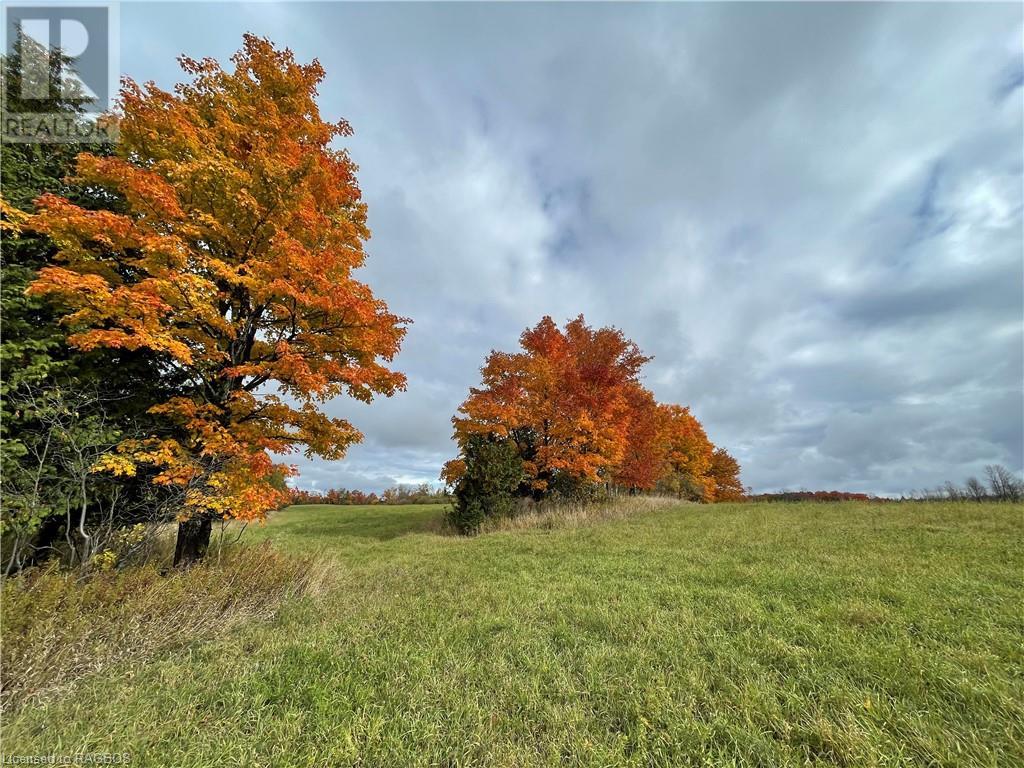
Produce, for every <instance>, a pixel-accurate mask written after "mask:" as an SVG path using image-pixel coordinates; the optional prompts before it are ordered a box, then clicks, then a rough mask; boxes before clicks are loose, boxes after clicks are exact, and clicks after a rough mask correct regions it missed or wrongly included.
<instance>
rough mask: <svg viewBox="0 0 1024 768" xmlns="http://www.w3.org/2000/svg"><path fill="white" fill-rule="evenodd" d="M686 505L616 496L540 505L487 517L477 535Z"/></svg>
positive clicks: (670, 500) (563, 525)
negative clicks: (518, 511) (509, 513)
mask: <svg viewBox="0 0 1024 768" xmlns="http://www.w3.org/2000/svg"><path fill="white" fill-rule="evenodd" d="M689 503H691V502H686V501H680V500H679V499H673V498H669V497H665V496H616V497H613V498H610V499H608V500H606V501H601V502H596V503H594V502H591V503H586V504H584V503H579V502H569V501H554V502H542V503H540V504H537V505H536V506H534V507H531V508H529V509H528V510H527V511H525V512H522V513H520V514H518V515H514V516H512V517H491V518H487V519H486V520H484V522H483V524H482V525H481V526H480V533H494V532H498V531H524V530H529V529H534V528H540V529H543V530H556V529H563V528H575V527H579V526H583V525H590V524H592V523H597V522H601V521H604V520H619V519H622V518H624V517H631V516H632V515H636V514H640V513H642V512H649V511H651V510H655V509H666V508H668V507H678V506H680V505H682V504H689Z"/></svg>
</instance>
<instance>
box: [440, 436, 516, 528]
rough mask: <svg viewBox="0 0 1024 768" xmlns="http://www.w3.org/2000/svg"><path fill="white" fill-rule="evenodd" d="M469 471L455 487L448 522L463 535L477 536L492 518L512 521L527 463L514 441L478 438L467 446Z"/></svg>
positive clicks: (473, 439) (466, 460) (466, 453)
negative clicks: (506, 518) (473, 534)
mask: <svg viewBox="0 0 1024 768" xmlns="http://www.w3.org/2000/svg"><path fill="white" fill-rule="evenodd" d="M465 462H466V470H465V472H464V473H463V474H462V476H461V477H460V478H459V480H458V482H457V483H456V484H455V501H454V504H453V505H452V508H451V510H450V511H449V513H448V516H447V519H448V522H449V523H450V524H451V525H453V526H454V527H455V528H456V530H458V531H459V533H463V534H467V533H475V532H477V531H478V530H479V529H480V524H481V523H482V522H483V521H484V519H485V518H489V517H511V516H512V515H513V514H514V513H515V510H516V506H517V504H518V499H517V496H516V492H517V490H518V488H519V485H520V483H522V481H523V477H524V474H523V462H522V459H520V458H519V451H518V449H517V448H516V445H515V443H514V442H512V441H511V440H500V439H495V438H493V437H487V436H483V435H474V436H473V437H471V438H470V439H469V440H468V441H467V442H466V446H465Z"/></svg>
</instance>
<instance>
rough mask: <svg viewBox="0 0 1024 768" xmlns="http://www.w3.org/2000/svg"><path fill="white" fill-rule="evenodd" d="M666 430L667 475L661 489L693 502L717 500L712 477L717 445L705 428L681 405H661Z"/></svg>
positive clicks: (661, 482)
mask: <svg viewBox="0 0 1024 768" xmlns="http://www.w3.org/2000/svg"><path fill="white" fill-rule="evenodd" d="M659 408H660V410H661V414H662V418H663V419H664V430H665V437H664V439H665V444H666V454H665V472H664V474H663V475H662V477H661V479H660V482H659V487H660V489H661V490H662V492H664V493H668V494H670V495H673V496H677V497H679V498H681V499H688V500H690V501H714V499H715V485H714V481H713V479H712V478H711V477H710V471H711V461H712V455H713V453H714V446H713V445H712V444H711V441H710V440H709V439H708V436H707V433H706V432H705V431H704V427H703V426H702V425H701V423H700V422H699V421H698V420H697V418H696V417H695V416H694V415H693V414H692V413H690V409H689V408H687V407H685V406H681V405H660V406H659Z"/></svg>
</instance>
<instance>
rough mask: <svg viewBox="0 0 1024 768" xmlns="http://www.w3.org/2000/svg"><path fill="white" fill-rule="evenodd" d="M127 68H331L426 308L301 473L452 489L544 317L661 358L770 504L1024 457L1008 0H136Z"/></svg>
mask: <svg viewBox="0 0 1024 768" xmlns="http://www.w3.org/2000/svg"><path fill="white" fill-rule="evenodd" d="M121 26H122V30H121V32H122V35H121V37H122V59H121V64H122V68H123V69H124V71H125V72H126V73H127V74H130V75H131V76H132V77H134V78H135V79H137V80H148V79H153V80H156V81H157V82H158V83H159V84H161V85H163V86H165V87H167V86H170V85H171V84H173V83H174V82H176V81H177V79H179V72H178V70H177V67H176V64H175V63H174V58H175V56H176V55H177V54H179V53H183V52H184V53H187V54H189V55H190V56H193V57H201V56H213V57H216V58H218V59H221V60H226V59H227V57H228V56H230V54H231V53H232V52H233V51H234V50H236V49H237V48H238V47H239V45H240V43H241V36H242V33H243V32H246V31H252V32H255V33H257V34H261V35H265V36H267V37H269V38H270V39H272V40H273V41H275V42H276V43H277V44H278V45H281V46H288V47H290V48H292V49H293V50H294V51H295V53H296V55H297V57H298V58H300V59H302V60H309V59H312V58H313V57H317V58H319V59H320V61H321V63H322V64H323V65H324V67H325V69H326V70H327V79H326V82H325V83H324V85H323V88H322V92H321V99H320V103H321V110H322V112H323V114H324V116H325V117H326V118H328V119H334V118H338V117H344V118H346V119H347V120H349V121H350V122H351V124H352V125H353V127H354V129H355V131H356V135H355V136H354V137H353V138H352V139H351V140H349V141H348V143H347V145H346V146H348V148H349V149H350V151H351V154H352V155H353V157H354V159H355V160H356V162H358V163H359V165H360V168H361V171H360V182H361V186H362V188H363V191H364V195H365V198H366V200H367V202H368V204H369V212H370V213H369V215H370V225H371V228H372V229H373V232H374V236H373V238H372V240H371V241H370V243H369V244H368V252H369V254H370V256H369V259H368V263H367V266H366V268H365V269H364V273H363V279H365V280H366V281H368V282H369V283H370V284H371V285H372V286H373V287H374V288H375V290H377V291H378V292H379V294H380V295H381V296H383V297H384V298H385V299H386V300H387V301H388V302H389V304H390V305H391V308H392V309H393V310H394V311H396V312H398V313H399V314H403V315H408V316H410V317H412V318H413V319H414V320H415V324H414V325H413V326H412V327H411V329H410V331H409V335H408V338H407V341H406V344H405V346H404V349H403V352H402V354H401V356H400V358H399V360H398V368H399V369H400V370H402V371H404V372H406V373H407V374H408V376H409V390H408V392H406V393H404V394H400V395H397V396H395V397H394V398H392V399H390V400H387V399H384V400H380V401H378V402H375V403H373V404H372V405H370V406H365V405H362V404H358V403H351V402H345V401H342V400H339V401H336V402H332V403H331V404H330V405H329V406H328V409H329V411H330V412H331V413H332V414H334V415H341V416H345V417H347V418H349V419H351V420H352V421H353V422H354V423H355V424H356V425H357V426H358V427H359V428H360V429H362V430H363V432H364V433H365V434H366V440H365V442H364V443H363V444H362V445H360V446H358V447H356V448H353V449H352V450H351V451H350V452H349V455H348V457H347V458H346V459H345V460H344V461H341V462H333V463H327V462H311V461H306V460H301V459H300V460H299V462H298V463H299V467H300V469H301V472H302V476H301V478H300V479H299V481H298V484H299V485H301V486H304V487H321V488H322V487H329V486H346V487H350V488H351V487H359V488H364V489H367V490H379V489H380V488H382V487H384V486H387V485H391V484H394V483H396V482H403V483H414V482H420V481H424V480H426V481H436V480H437V474H438V471H439V469H440V466H441V464H442V462H443V461H445V460H446V459H447V458H450V457H451V456H452V455H453V451H454V447H453V444H452V443H451V441H450V434H451V425H450V421H449V420H450V418H451V416H452V414H453V413H454V411H455V409H456V408H457V406H458V405H459V403H460V402H461V401H462V399H463V398H464V397H465V395H466V393H467V389H468V388H469V387H470V386H471V385H474V384H475V383H477V381H478V374H479V367H480V365H481V364H482V362H483V359H484V357H485V356H486V354H487V352H488V351H489V350H491V349H494V348H496V349H511V348H513V347H514V346H515V344H516V341H517V338H518V336H519V333H520V332H521V331H522V330H523V329H524V328H525V327H526V326H528V325H533V324H535V323H536V322H537V321H538V320H539V319H540V318H541V316H543V315H545V314H550V315H551V316H553V317H554V318H555V319H556V320H558V321H559V322H561V321H564V320H566V319H569V318H571V317H574V316H575V315H577V314H579V313H583V314H584V315H585V316H586V318H587V320H588V321H589V322H590V323H592V324H596V325H615V326H618V327H619V328H621V329H622V330H623V331H624V332H625V333H626V334H627V335H628V336H630V337H631V338H633V339H634V340H636V341H637V342H638V343H639V344H640V346H641V347H642V348H643V349H644V350H645V351H647V352H648V353H649V354H653V355H654V357H655V359H654V361H653V362H652V363H651V364H650V365H649V367H648V370H647V375H646V384H647V385H648V386H649V387H650V388H651V389H652V390H653V391H654V393H655V395H656V396H657V397H658V398H659V399H660V400H663V401H670V402H679V403H684V404H690V405H691V406H692V407H693V409H694V412H695V413H696V414H697V416H698V418H700V419H701V420H702V421H703V423H704V425H705V427H706V428H707V430H708V433H709V436H710V437H711V439H712V440H713V441H714V442H715V443H718V444H721V445H724V446H726V447H727V448H728V449H729V450H730V451H732V452H733V453H734V455H736V456H737V458H738V459H739V460H740V462H741V464H742V467H743V481H744V483H745V484H747V485H750V486H752V487H753V488H754V489H755V490H759V491H767V490H772V489H780V488H791V489H796V488H801V487H803V488H812V489H833V488H834V489H841V490H857V491H861V490H863V491H871V492H877V493H899V492H903V491H910V490H912V489H917V488H921V487H924V486H933V485H936V484H938V483H940V482H942V481H943V480H946V479H955V480H962V479H963V478H964V477H966V476H967V475H969V474H972V473H978V472H980V471H981V469H982V467H983V466H984V465H985V464H989V463H1002V464H1005V465H1007V466H1009V467H1012V468H1014V469H1017V470H1018V471H1019V469H1020V467H1021V465H1022V429H1024V428H1022V422H1024V412H1022V402H1024V392H1022V386H1024V385H1022V381H1024V360H1022V350H1024V317H1022V313H1024V307H1022V305H1024V296H1022V291H1024V273H1022V270H1024V268H1022V263H1024V257H1022V180H1024V175H1022V166H1024V158H1022V112H1024V96H1022V93H1024V91H1022V81H1024V61H1022V35H1024V24H1022V9H1021V6H1020V5H1019V4H1013V3H1009V4H1000V5H981V4H974V3H972V4H965V5H953V4H943V5H925V4H907V5H896V4H888V3H887V4H877V5H874V4H871V5H869V4H861V3H857V4H850V5H841V4H820V5H819V4H805V3H800V4H791V5H772V4H756V5H746V4H742V5H741V4H710V5H698V4H678V5H677V4H650V5H621V4H610V3H602V4H582V3H572V4H558V5H533V4H492V3H479V4H477V3H472V4H470V3H458V4H411V5H410V4H358V5H355V4H352V5H349V4H334V3H316V4H292V3H289V4H284V3H279V4H255V5H238V4H225V5H207V4H199V3H190V4H187V5H173V4H151V3H145V4H132V3H128V4H123V5H122V8H121Z"/></svg>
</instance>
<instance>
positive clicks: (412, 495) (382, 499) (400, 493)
mask: <svg viewBox="0 0 1024 768" xmlns="http://www.w3.org/2000/svg"><path fill="white" fill-rule="evenodd" d="M288 493H289V497H290V498H289V503H291V504H332V505H339V506H360V505H373V504H384V505H402V504H445V503H447V502H448V501H450V500H451V497H450V496H449V495H448V494H447V493H446V492H445V489H444V488H431V487H430V484H429V483H420V484H419V485H416V486H410V485H396V486H392V487H391V488H385V489H384V490H383V491H381V492H380V493H376V492H374V491H370V492H369V493H367V492H366V491H360V490H354V489H353V490H350V489H348V488H327V489H324V490H310V489H304V488H290V489H288Z"/></svg>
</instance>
